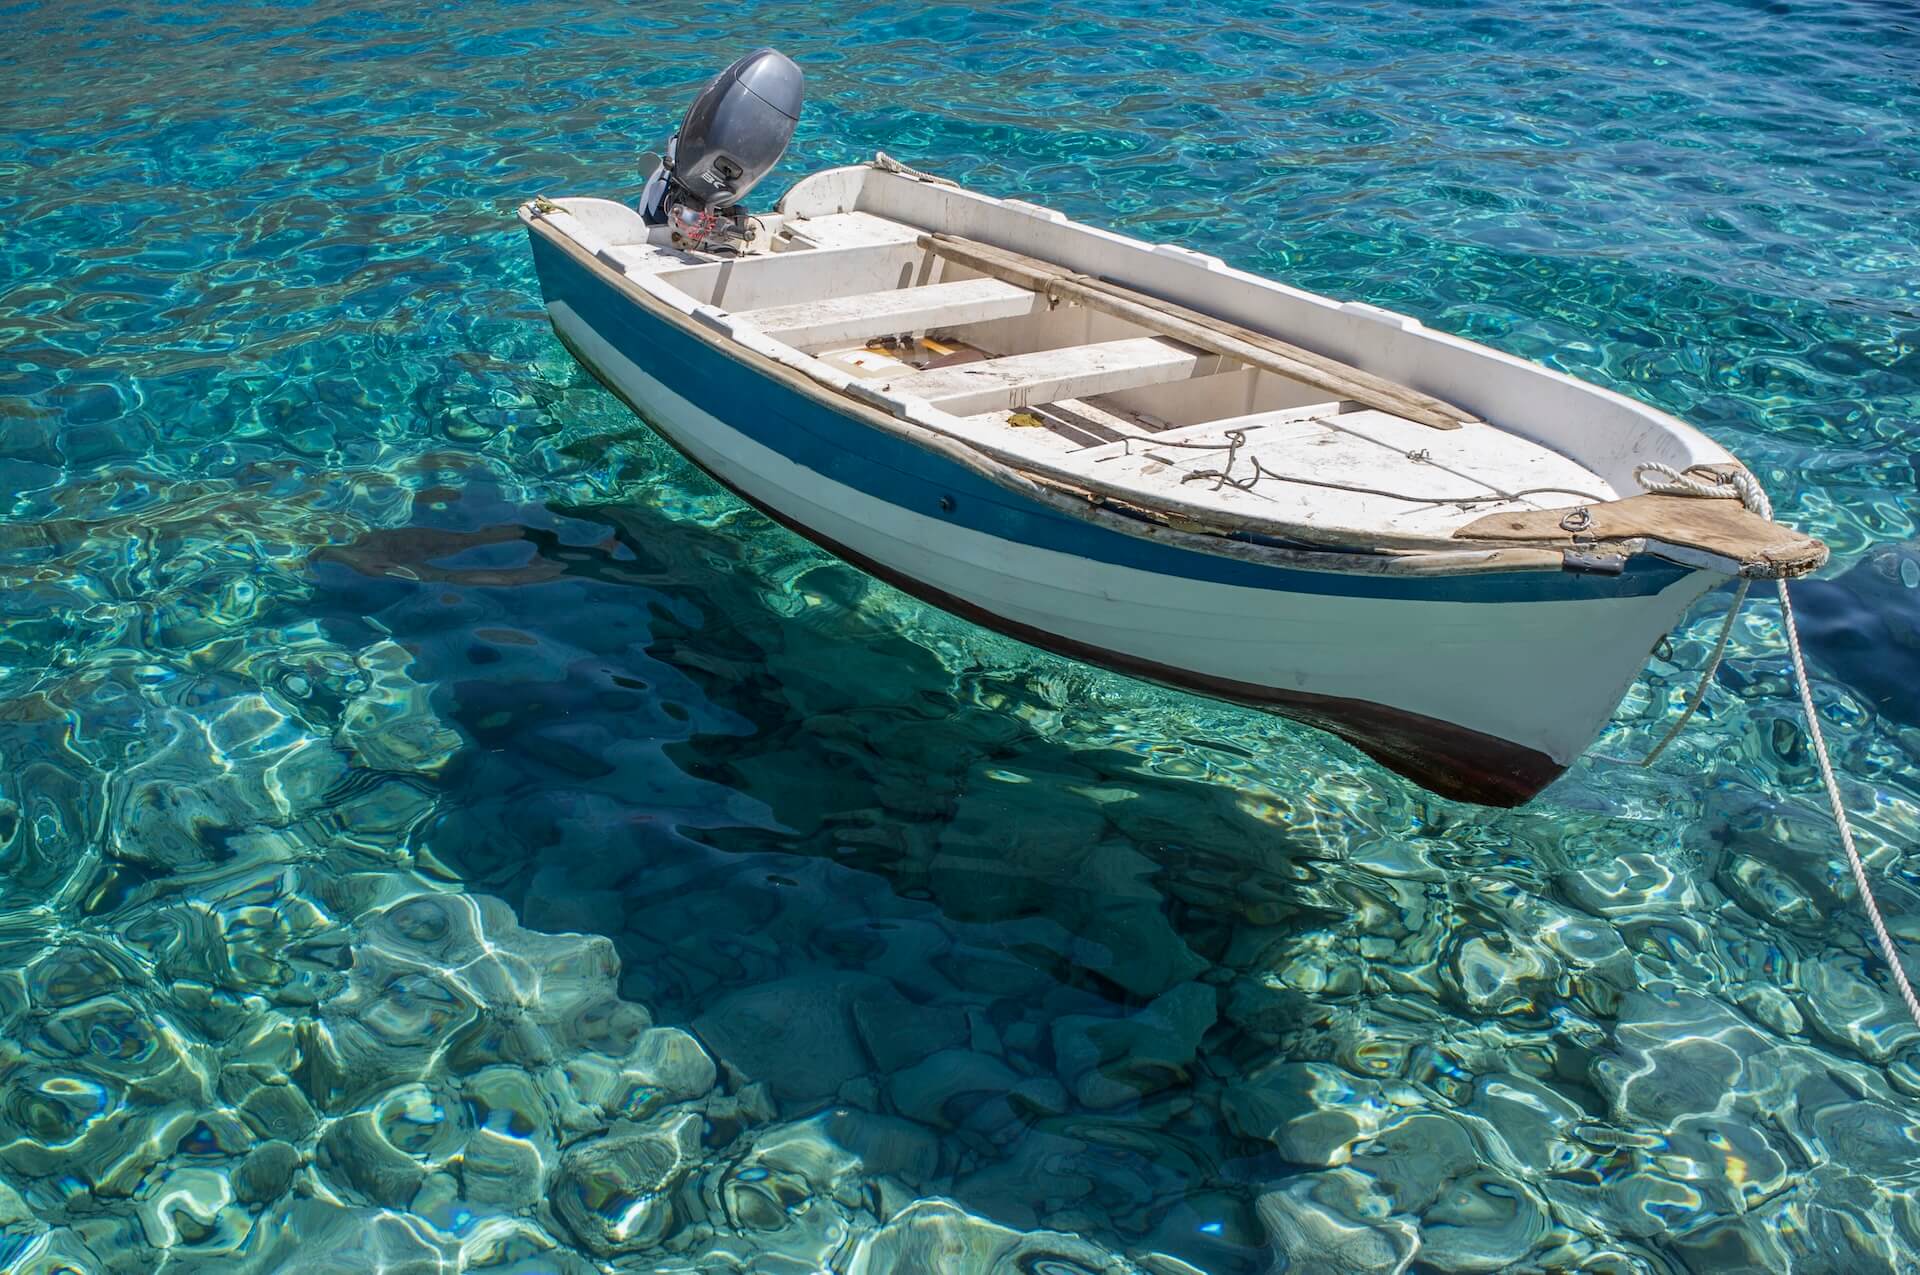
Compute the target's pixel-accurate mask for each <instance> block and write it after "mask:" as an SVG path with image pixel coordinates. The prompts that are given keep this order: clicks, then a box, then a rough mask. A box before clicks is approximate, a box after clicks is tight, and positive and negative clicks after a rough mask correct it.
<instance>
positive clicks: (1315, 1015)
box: [1220, 975, 1332, 1045]
mask: <svg viewBox="0 0 1920 1275" xmlns="http://www.w3.org/2000/svg"><path fill="white" fill-rule="evenodd" d="M1220 1014H1221V1017H1223V1018H1225V1019H1226V1020H1227V1021H1228V1022H1230V1023H1233V1024H1234V1025H1235V1026H1237V1027H1239V1028H1240V1029H1241V1030H1242V1031H1244V1032H1246V1033H1247V1034H1248V1035H1249V1036H1251V1037H1253V1038H1254V1039H1255V1040H1257V1041H1260V1042H1261V1043H1262V1044H1267V1045H1273V1044H1278V1043H1279V1041H1280V1039H1281V1037H1283V1036H1286V1035H1288V1034H1289V1033H1292V1032H1296V1031H1300V1030H1302V1029H1305V1028H1310V1027H1318V1026H1323V1025H1325V1023H1326V1022H1327V1020H1328V1019H1329V1018H1330V1017H1331V1015H1332V1010H1331V1008H1330V1007H1329V1006H1327V1005H1325V1004H1324V1003H1322V1002H1320V1001H1317V1000H1316V999H1314V998H1313V997H1311V996H1308V995H1306V994H1305V993H1303V992H1299V991H1295V990H1294V989H1293V988H1291V987H1282V986H1280V985H1279V984H1278V983H1276V982H1273V981H1272V980H1271V979H1268V978H1250V977H1247V976H1245V975H1242V976H1241V977H1239V978H1236V979H1234V981H1233V982H1232V984H1230V985H1229V986H1228V988H1227V992H1226V996H1225V999H1224V1001H1223V1003H1222V1004H1221V1007H1220Z"/></svg>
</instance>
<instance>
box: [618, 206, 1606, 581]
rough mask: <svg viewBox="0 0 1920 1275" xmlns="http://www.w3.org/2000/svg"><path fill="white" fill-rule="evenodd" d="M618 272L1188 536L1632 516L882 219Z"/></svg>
mask: <svg viewBox="0 0 1920 1275" xmlns="http://www.w3.org/2000/svg"><path fill="white" fill-rule="evenodd" d="M609 251H610V253H611V255H613V256H614V257H615V258H616V259H617V260H618V261H619V262H620V264H621V265H622V266H623V267H624V268H626V269H627V270H628V271H629V272H630V273H634V272H640V271H645V272H647V273H650V274H652V275H653V276H654V277H655V278H656V279H658V280H659V281H661V282H663V283H668V284H671V285H672V286H674V287H676V288H679V289H682V290H683V291H684V292H685V293H686V294H687V295H688V296H689V297H691V298H692V299H693V300H695V301H696V302H700V303H704V304H707V305H711V306H714V307H716V308H718V309H720V310H723V311H725V312H726V313H727V315H728V316H729V318H730V320H731V322H732V324H733V325H734V330H735V331H736V332H739V331H742V330H749V331H752V332H754V333H758V334H760V335H762V336H764V337H766V338H770V339H772V340H774V341H777V342H779V343H781V344H782V345H784V346H787V347H790V348H791V349H792V350H794V351H797V352H799V353H800V354H802V355H804V356H806V357H807V358H809V359H811V360H814V361H816V362H817V364H818V365H819V367H820V368H821V369H822V370H823V371H828V370H830V371H831V373H834V374H838V375H839V376H842V377H845V378H851V379H853V380H856V381H858V382H860V383H862V384H863V385H864V386H865V387H867V388H868V389H869V390H870V391H871V394H867V395H863V396H862V397H863V398H866V399H867V400H868V401H875V400H877V401H880V402H882V403H888V404H894V405H897V410H898V411H899V413H900V414H902V415H905V416H910V417H911V418H912V419H914V420H915V421H917V422H919V423H921V424H925V425H929V426H931V427H933V428H937V429H940V430H941V431H942V432H944V433H947V434H949V435H951V436H952V437H954V438H956V439H958V440H960V441H962V442H964V443H966V444H968V445H969V446H973V447H975V448H978V449H979V450H980V451H982V452H984V453H986V454H988V455H991V456H993V457H994V458H995V459H997V460H1000V461H1003V462H1005V463H1008V464H1011V465H1013V466H1014V467H1016V468H1021V469H1024V470H1027V471H1029V472H1032V473H1035V474H1036V475H1039V476H1042V477H1044V478H1046V479H1049V480H1052V481H1055V482H1060V483H1066V484H1069V485H1074V486H1080V487H1084V488H1087V489H1090V490H1095V491H1099V492H1101V493H1103V494H1108V495H1112V496H1116V497H1118V498H1120V499H1123V500H1125V501H1127V502H1128V503H1131V504H1133V505H1136V506H1139V507H1142V508H1145V509H1149V510H1156V511H1165V512H1167V513H1168V514H1170V515H1171V516H1172V518H1173V519H1175V520H1176V521H1187V522H1196V523H1200V524H1203V525H1213V526H1217V527H1222V528H1229V529H1252V530H1259V529H1262V528H1263V527H1267V526H1272V527H1285V528H1289V529H1294V530H1297V529H1301V528H1305V529H1309V530H1311V531H1312V532H1314V533H1315V535H1316V536H1317V537H1324V538H1325V539H1326V540H1327V541H1329V542H1330V543H1347V544H1354V545H1366V546H1370V547H1382V548H1392V547H1395V546H1413V545H1421V544H1430V543H1432V542H1433V541H1434V540H1436V539H1444V538H1445V537H1447V536H1449V535H1451V534H1452V533H1453V532H1455V531H1456V530H1458V529H1459V528H1460V527H1462V526H1464V525H1466V524H1468V523H1471V522H1473V521H1474V520H1476V519H1479V518H1483V517H1485V516H1487V515H1489V514H1496V513H1509V512H1521V511H1537V510H1546V509H1561V508H1565V507H1567V506H1569V505H1575V504H1581V503H1589V502H1592V503H1598V502H1604V501H1610V500H1614V499H1617V498H1618V497H1619V493H1618V492H1616V491H1615V490H1614V488H1613V487H1612V486H1610V485H1609V484H1608V483H1607V481H1606V480H1605V479H1603V478H1602V477H1601V476H1600V475H1599V474H1597V473H1595V472H1594V471H1593V470H1591V469H1589V468H1587V467H1586V466H1584V465H1582V464H1580V463H1579V462H1578V461H1576V460H1574V459H1572V458H1570V457H1568V456H1566V455H1563V454H1561V453H1560V452H1558V451H1555V450H1553V449H1552V448H1550V447H1547V446H1545V445H1543V444H1541V443H1538V442H1534V441H1531V440H1529V439H1527V438H1525V437H1522V436H1521V435H1518V434H1516V433H1512V432H1509V431H1507V430H1504V429H1501V428H1499V427H1497V426H1495V425H1490V424H1487V423H1484V422H1481V421H1478V420H1474V419H1472V418H1471V417H1470V416H1469V415H1468V414H1466V413H1464V412H1460V411H1459V410H1458V409H1448V410H1450V411H1452V412H1453V413H1454V414H1456V415H1457V416H1459V417H1461V418H1462V419H1461V420H1460V421H1458V422H1455V421H1443V422H1441V424H1440V426H1439V427H1436V424H1435V422H1434V421H1433V419H1432V416H1431V414H1430V413H1428V412H1425V411H1422V410H1420V408H1419V407H1418V406H1410V407H1406V408H1404V409H1401V410H1389V406H1392V407H1397V406H1398V404H1399V402H1400V401H1401V400H1397V399H1387V400H1385V402H1386V403H1387V404H1388V405H1389V406H1382V405H1381V402H1382V401H1381V400H1380V399H1379V398H1378V396H1377V395H1376V401H1375V402H1373V403H1364V402H1361V401H1358V400H1356V399H1354V398H1348V397H1338V396H1336V397H1329V396H1328V394H1327V393H1326V392H1325V389H1324V388H1322V387H1316V386H1315V385H1314V384H1311V383H1307V382H1306V381H1302V380H1295V379H1291V378H1289V377H1287V376H1284V375H1280V374H1277V373H1276V371H1275V370H1274V369H1273V367H1272V365H1271V364H1270V363H1268V362H1266V361H1264V360H1263V359H1262V358H1261V357H1259V356H1260V352H1259V351H1257V350H1256V351H1254V352H1253V353H1252V354H1251V355H1246V354H1241V353H1240V350H1241V347H1240V346H1239V345H1236V344H1234V343H1233V342H1231V341H1228V342H1225V343H1224V344H1221V345H1219V346H1218V347H1217V348H1213V349H1206V348H1198V347H1197V346H1196V345H1194V344H1190V343H1188V342H1187V341H1183V340H1180V339H1177V338H1176V337H1173V336H1169V335H1167V330H1168V329H1162V330H1155V327H1154V326H1146V325H1144V324H1142V323H1140V322H1129V321H1127V320H1126V319H1124V318H1121V317H1116V316H1115V314H1113V313H1101V312H1099V311H1098V308H1097V307H1096V308H1086V307H1083V306H1082V305H1078V304H1071V303H1067V302H1062V301H1061V300H1060V299H1059V298H1058V297H1057V296H1053V295H1050V294H1049V292H1048V291H1044V290H1042V288H1041V287H1028V286H1021V285H1020V283H1018V282H1012V281H1009V280H1008V279H1007V278H996V277H991V276H989V275H986V274H983V273H981V272H980V271H979V270H976V269H969V268H968V265H967V264H965V263H962V262H956V261H955V260H952V259H948V258H946V257H943V256H941V255H940V254H939V253H937V252H934V251H931V250H930V249H929V248H928V247H927V245H926V241H925V236H924V232H922V231H921V230H919V229H917V228H915V227H913V226H908V225H904V224H901V223H899V222H894V221H891V220H888V219H886V218H883V217H878V216H875V215H873V214H870V213H865V212H838V213H832V214H828V215H824V216H815V217H809V218H799V217H792V218H789V217H784V216H781V215H778V214H775V215H772V216H770V217H767V218H764V219H762V225H761V227H760V230H759V233H758V234H757V235H756V238H755V241H754V243H753V245H752V246H751V248H750V249H749V251H748V253H747V254H745V255H741V256H734V257H716V256H709V255H706V254H700V253H688V252H682V251H679V250H676V249H674V248H672V247H670V246H664V245H656V244H646V243H643V244H625V245H617V246H614V247H613V248H611V249H610V250H609ZM1016 277H1017V276H1016ZM1095 299H1096V300H1097V299H1098V298H1095ZM1148 300H1150V299H1148ZM1123 313H1124V312H1123ZM1155 326H1158V325H1155ZM1170 330H1173V331H1179V332H1182V333H1183V334H1187V335H1189V336H1191V331H1192V330H1191V327H1190V326H1189V327H1181V326H1179V325H1178V324H1173V323H1170ZM1202 336H1203V338H1204V336H1205V334H1202ZM1223 351H1225V352H1223ZM1236 355H1238V356H1239V357H1236ZM1348 370H1349V371H1351V369H1348ZM1337 372H1338V369H1336V373H1335V374H1334V375H1335V381H1334V382H1333V383H1334V384H1336V385H1337V384H1340V383H1341V382H1339V380H1338V377H1337ZM1354 375H1355V376H1356V377H1360V376H1363V375H1364V374H1361V373H1358V372H1357V371H1355V372H1354ZM1390 388H1391V389H1396V390H1399V391H1400V392H1401V393H1403V394H1406V395H1408V396H1410V397H1409V398H1408V399H1407V400H1406V401H1407V402H1410V403H1413V402H1416V400H1417V399H1418V396H1414V395H1413V394H1412V392H1411V391H1406V390H1404V389H1403V388H1402V387H1390ZM1425 402H1427V403H1431V402H1432V400H1425ZM1438 406H1439V407H1441V408H1446V407H1447V405H1445V404H1439V405H1438ZM1414 415H1421V416H1423V417H1425V418H1426V420H1425V423H1423V421H1422V420H1416V419H1413V416H1414Z"/></svg>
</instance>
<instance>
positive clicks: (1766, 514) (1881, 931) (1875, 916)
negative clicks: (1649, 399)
mask: <svg viewBox="0 0 1920 1275" xmlns="http://www.w3.org/2000/svg"><path fill="white" fill-rule="evenodd" d="M1649 475H1651V476H1652V477H1649ZM1633 476H1634V477H1635V478H1636V479H1638V480H1639V482H1640V485H1641V486H1642V487H1644V488H1645V489H1646V490H1648V491H1650V492H1656V493H1659V494H1661V495H1666V496H1702V497H1707V498H1710V499H1720V500H1738V501H1739V502H1740V503H1741V504H1743V505H1745V506H1746V507H1747V508H1748V509H1749V510H1750V511H1752V512H1753V513H1756V514H1759V515H1760V516H1761V517H1762V518H1772V517H1773V504H1772V502H1771V501H1769V500H1768V499H1767V493H1766V492H1764V491H1762V490H1761V489H1760V483H1759V481H1758V480H1757V479H1755V478H1754V476H1753V475H1752V474H1750V473H1748V472H1747V471H1746V470H1744V469H1736V470H1732V471H1730V472H1728V473H1726V474H1724V475H1723V474H1717V473H1716V474H1714V476H1713V479H1712V480H1711V481H1709V480H1706V479H1702V478H1698V477H1695V476H1694V475H1692V474H1683V473H1681V472H1680V471H1678V470H1676V469H1674V468H1673V467H1672V466H1670V465H1661V464H1647V465H1642V466H1640V467H1639V468H1638V469H1636V470H1634V474H1633ZM1775 583H1777V584H1778V585H1779V586H1780V614H1781V616H1782V617H1783V618H1784V619H1785V620H1786V625H1787V654H1788V655H1789V656H1791V657H1792V659H1793V676H1794V684H1795V685H1796V686H1797V687H1798V688H1799V691H1800V707H1801V709H1802V710H1804V711H1805V713H1806V715H1807V733H1808V735H1810V736H1811V737H1812V739H1813V755H1814V756H1815V757H1817V758H1818V759H1819V761H1820V778H1821V781H1822V782H1823V783H1825V784H1826V788H1827V804H1828V805H1829V806H1831V807H1832V808H1833V821H1834V823H1835V824H1836V825H1838V826H1839V829H1840V845H1841V847H1842V848H1844V849H1845V850H1846V852H1847V866H1848V867H1850V868H1851V869H1852V870H1853V883H1854V885H1855V886H1857V887H1858V888H1859V890H1860V902H1861V905H1862V906H1863V907H1865V908H1866V912H1867V920H1869V921H1871V922H1872V923H1873V933H1874V937H1876V938H1878V939H1879V940H1880V955H1881V956H1883V957H1884V958H1886V962H1887V968H1888V969H1890V970H1892V971H1893V981H1894V983H1895V984H1896V985H1897V986H1898V987H1899V989H1900V999H1901V1000H1904V1001H1905V1002H1906V1003H1907V1013H1908V1014H1909V1015H1911V1016H1912V1018H1913V1025H1914V1026H1915V1027H1920V999H1916V998H1915V996H1914V994H1913V984H1911V983H1909V982H1908V981H1907V971H1906V968H1905V967H1904V966H1902V965H1901V964H1900V953H1899V952H1898V951H1897V950H1896V949H1895V948H1894V946H1893V936H1892V935H1891V934H1889V933H1887V923H1886V922H1885V921H1884V920H1882V919H1881V916H1880V903H1879V901H1878V900H1877V899H1875V898H1874V897H1873V887H1872V886H1871V885H1870V884H1868V882H1867V865H1866V864H1864V863H1862V862H1861V861H1860V851H1859V850H1858V849H1856V848H1855V847H1854V844H1853V827H1852V825H1851V824H1849V823H1848V822H1847V810H1846V807H1845V806H1844V805H1842V804H1841V801H1840V784H1839V781H1838V780H1836V779H1835V778H1834V775H1833V759H1832V758H1830V757H1828V756H1827V741H1826V739H1825V737H1824V736H1822V735H1821V733H1820V715H1819V713H1818V712H1816V711H1815V710H1814V706H1813V683H1811V682H1809V681H1808V680H1807V663H1806V660H1805V659H1804V658H1803V657H1802V656H1801V654H1800V631H1799V629H1798V628H1797V627H1796V626H1795V624H1794V621H1793V601H1792V599H1790V598H1789V597H1788V596H1787V580H1786V577H1785V576H1782V577H1780V578H1779V579H1778V580H1777V581H1776V582H1775ZM1746 588H1747V583H1746V581H1744V580H1742V581H1741V582H1740V593H1739V595H1738V596H1737V597H1735V599H1734V603H1733V609H1732V610H1731V611H1729V612H1728V613H1727V627H1726V629H1724V630H1722V632H1721V634H1720V644H1719V645H1718V646H1717V647H1715V648H1714V652H1713V661H1712V663H1711V664H1710V665H1709V666H1708V676H1711V675H1712V671H1713V669H1715V668H1718V667H1719V665H1720V657H1721V656H1722V655H1723V654H1725V652H1726V645H1727V634H1728V633H1730V632H1731V631H1732V629H1733V614H1734V612H1737V611H1738V610H1739V609H1740V603H1741V601H1742V600H1743V599H1744V598H1745V597H1746ZM1700 689H1701V692H1703V693H1704V691H1705V690H1706V684H1705V682H1704V681H1703V682H1702V683H1701V688H1700ZM1697 707H1699V699H1698V697H1697V696H1696V698H1695V700H1694V702H1693V703H1692V704H1690V705H1689V706H1688V709H1687V712H1686V714H1685V715H1684V716H1683V717H1682V718H1681V719H1680V723H1679V725H1685V724H1686V719H1687V718H1688V717H1691V716H1693V709H1694V708H1697ZM1677 731H1678V727H1677V726H1676V728H1675V730H1674V731H1671V732H1669V733H1668V735H1667V738H1666V739H1663V740H1661V741H1660V743H1659V744H1658V745H1656V746H1655V747H1654V750H1653V752H1652V753H1650V754H1649V755H1648V757H1647V760H1648V761H1652V760H1653V759H1654V758H1655V757H1658V756H1659V755H1660V750H1661V749H1663V748H1665V747H1666V746H1667V742H1668V740H1670V739H1672V738H1673V735H1674V734H1675V733H1677Z"/></svg>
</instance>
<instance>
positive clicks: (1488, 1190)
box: [1420, 1169, 1547, 1272]
mask: <svg viewBox="0 0 1920 1275" xmlns="http://www.w3.org/2000/svg"><path fill="white" fill-rule="evenodd" d="M1546 1231H1547V1210H1546V1203H1545V1201H1543V1200H1541V1199H1540V1198H1539V1197H1538V1196H1537V1195H1535V1194H1534V1193H1533V1191H1532V1190H1531V1189H1529V1188H1528V1187H1526V1186H1525V1185H1523V1184H1521V1183H1520V1182H1517V1181H1515V1180H1513V1179H1512V1178H1508V1177H1505V1176H1503V1175H1502V1174H1499V1173H1496V1172H1495V1171H1493V1170H1492V1169H1480V1170H1477V1171H1476V1172H1473V1173H1469V1174H1466V1175H1465V1176H1463V1177H1461V1178H1460V1179H1459V1180H1458V1181H1456V1182H1454V1183H1453V1184H1451V1185H1450V1186H1449V1187H1448V1188H1447V1190H1446V1191H1445V1192H1443V1193H1442V1194H1441V1196H1440V1198H1439V1199H1438V1200H1437V1201H1435V1202H1434V1204H1433V1205H1432V1207H1430V1208H1428V1209H1427V1210H1426V1212H1425V1214H1424V1215H1423V1216H1422V1217H1421V1219H1420V1262H1421V1264H1422V1265H1425V1266H1432V1267H1434V1268H1435V1269H1437V1270H1442V1271H1476V1272H1485V1271H1504V1270H1512V1269H1513V1268H1515V1267H1517V1266H1519V1265H1520V1264H1521V1263H1522V1262H1523V1261H1524V1260H1525V1258H1526V1256H1527V1254H1529V1253H1531V1252H1532V1251H1533V1249H1534V1248H1535V1246H1537V1245H1538V1244H1539V1243H1540V1242H1541V1240H1542V1239H1544V1238H1545V1236H1546Z"/></svg>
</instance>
